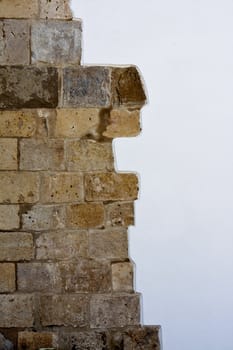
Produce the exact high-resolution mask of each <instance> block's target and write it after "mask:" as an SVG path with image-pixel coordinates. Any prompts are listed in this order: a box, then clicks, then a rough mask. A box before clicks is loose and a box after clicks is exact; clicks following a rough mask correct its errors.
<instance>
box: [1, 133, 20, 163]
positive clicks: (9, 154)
mask: <svg viewBox="0 0 233 350" xmlns="http://www.w3.org/2000/svg"><path fill="white" fill-rule="evenodd" d="M17 153H18V146H17V139H0V170H17V168H18V155H17Z"/></svg>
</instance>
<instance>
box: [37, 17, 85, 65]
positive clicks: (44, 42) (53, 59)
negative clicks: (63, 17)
mask: <svg viewBox="0 0 233 350" xmlns="http://www.w3.org/2000/svg"><path fill="white" fill-rule="evenodd" d="M81 39H82V28H81V21H79V20H76V21H72V22H71V21H70V22H64V21H51V22H48V21H46V22H35V23H33V24H32V30H31V50H32V63H50V64H53V65H58V64H59V65H60V64H79V63H80V60H81Z"/></svg>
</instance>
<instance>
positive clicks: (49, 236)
mask: <svg viewBox="0 0 233 350" xmlns="http://www.w3.org/2000/svg"><path fill="white" fill-rule="evenodd" d="M87 256H88V236H87V232H85V231H64V230H63V231H57V232H56V231H55V232H46V233H42V234H41V235H40V236H39V237H38V238H37V240H36V258H37V259H38V260H47V259H50V260H69V259H77V258H80V257H87Z"/></svg>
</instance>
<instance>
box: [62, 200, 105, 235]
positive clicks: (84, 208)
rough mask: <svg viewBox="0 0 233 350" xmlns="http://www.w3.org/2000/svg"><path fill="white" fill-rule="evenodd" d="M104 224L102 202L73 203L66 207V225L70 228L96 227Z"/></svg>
mask: <svg viewBox="0 0 233 350" xmlns="http://www.w3.org/2000/svg"><path fill="white" fill-rule="evenodd" d="M103 225H104V206H103V204H102V203H90V204H87V203H82V204H73V205H71V206H69V207H68V208H67V226H69V227H71V228H83V229H84V228H98V227H102V226H103Z"/></svg>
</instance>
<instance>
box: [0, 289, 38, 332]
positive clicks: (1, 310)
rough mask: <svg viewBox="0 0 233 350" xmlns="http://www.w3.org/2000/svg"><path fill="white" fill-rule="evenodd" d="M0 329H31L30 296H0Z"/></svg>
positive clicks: (32, 309)
mask: <svg viewBox="0 0 233 350" xmlns="http://www.w3.org/2000/svg"><path fill="white" fill-rule="evenodd" d="M0 315H1V317H0V327H5V328H10V327H32V326H33V323H34V298H33V296H32V295H30V294H22V295H20V294H9V295H5V294H0Z"/></svg>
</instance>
